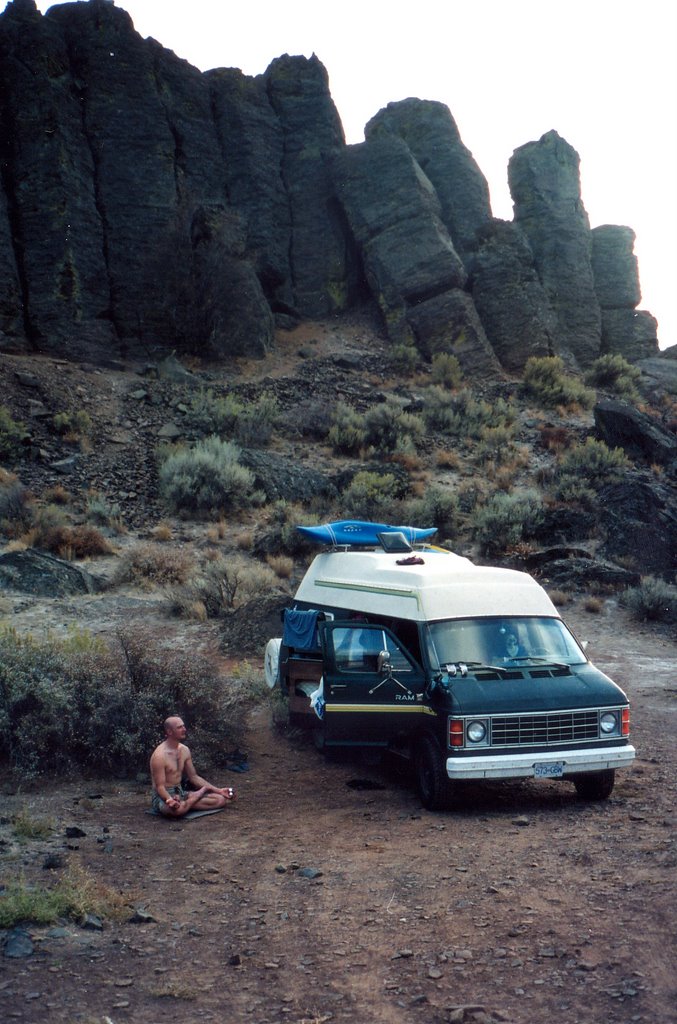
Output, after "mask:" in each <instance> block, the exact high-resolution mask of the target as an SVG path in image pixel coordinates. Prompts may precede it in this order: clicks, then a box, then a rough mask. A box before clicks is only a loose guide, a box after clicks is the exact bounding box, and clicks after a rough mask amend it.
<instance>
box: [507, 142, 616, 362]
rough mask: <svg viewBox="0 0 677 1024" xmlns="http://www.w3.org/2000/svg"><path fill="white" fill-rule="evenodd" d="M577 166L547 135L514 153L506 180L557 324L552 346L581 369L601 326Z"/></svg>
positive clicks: (594, 351)
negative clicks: (567, 356)
mask: <svg viewBox="0 0 677 1024" xmlns="http://www.w3.org/2000/svg"><path fill="white" fill-rule="evenodd" d="M579 164H580V160H579V156H578V153H577V152H576V150H575V149H574V148H573V147H572V146H570V145H569V143H568V142H566V141H565V140H564V139H563V138H561V136H559V135H558V134H557V132H555V131H551V132H548V133H547V134H546V135H543V136H542V137H541V138H540V139H539V141H538V142H528V143H527V144H526V145H525V146H521V147H520V148H519V149H516V150H515V152H514V153H513V155H512V157H511V159H510V163H509V165H508V180H509V183H510V192H511V195H512V198H513V203H514V209H515V222H516V223H517V224H518V225H519V226H520V227H521V228H522V230H523V231H524V233H525V235H526V236H527V238H528V240H529V244H530V246H531V249H532V251H533V254H534V261H535V265H536V270H537V271H538V276H539V278H540V280H541V282H542V284H543V287H544V289H545V291H546V294H547V296H548V299H549V301H550V304H551V306H552V308H553V312H554V314H555V317H556V320H557V333H558V344H559V346H560V348H561V349H563V350H564V351H567V352H570V353H572V354H573V356H574V357H575V359H576V360H577V362H578V363H579V364H580V365H581V366H586V365H588V364H589V363H591V362H592V361H593V360H594V359H595V358H596V357H597V356H598V355H599V352H600V347H601V334H602V326H601V312H600V306H599V301H598V299H597V293H596V292H595V281H594V277H593V272H592V262H591V250H592V237H591V233H590V223H589V221H588V215H587V213H586V211H585V207H584V206H583V201H582V199H581V187H580V174H579Z"/></svg>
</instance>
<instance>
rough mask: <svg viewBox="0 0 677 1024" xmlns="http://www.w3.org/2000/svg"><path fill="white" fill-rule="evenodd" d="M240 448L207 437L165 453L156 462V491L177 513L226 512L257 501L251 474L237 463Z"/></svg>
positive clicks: (215, 438) (257, 497)
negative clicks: (157, 476) (161, 459)
mask: <svg viewBox="0 0 677 1024" xmlns="http://www.w3.org/2000/svg"><path fill="white" fill-rule="evenodd" d="M239 455H240V450H239V448H237V447H236V446H235V445H234V444H232V443H231V442H230V441H222V440H221V439H220V438H218V437H214V436H212V437H208V438H205V440H203V441H198V442H197V443H196V444H195V446H194V447H193V448H190V449H188V448H179V449H174V450H173V451H170V452H169V453H167V454H165V457H164V461H163V462H162V464H161V465H160V473H159V476H160V491H161V493H162V496H163V497H164V499H165V501H166V502H167V503H168V504H169V505H170V506H171V507H172V508H174V509H176V510H177V511H180V512H198V513H200V512H209V511H213V510H216V511H220V512H225V511H230V510H233V509H239V508H247V507H248V506H249V505H251V504H252V503H254V502H257V501H258V500H259V496H258V495H257V494H256V493H255V492H254V476H253V474H252V473H251V472H250V470H248V469H247V468H246V467H245V466H242V465H240V463H239V462H238V458H239Z"/></svg>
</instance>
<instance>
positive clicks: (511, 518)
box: [474, 492, 543, 555]
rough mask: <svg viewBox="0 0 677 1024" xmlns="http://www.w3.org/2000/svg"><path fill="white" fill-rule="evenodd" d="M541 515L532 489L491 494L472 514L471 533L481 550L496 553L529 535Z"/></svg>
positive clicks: (538, 502)
mask: <svg viewBox="0 0 677 1024" xmlns="http://www.w3.org/2000/svg"><path fill="white" fill-rule="evenodd" d="M542 518H543V508H542V505H541V499H540V497H539V495H538V494H536V493H535V492H534V493H532V492H525V493H522V494H504V493H499V494H494V495H493V496H492V497H491V498H490V499H489V501H488V502H487V503H486V505H485V506H484V507H483V508H482V509H480V510H479V511H478V512H477V513H476V516H475V523H474V533H475V539H476V540H477V541H478V543H479V545H480V548H481V550H482V552H483V553H484V554H488V555H495V554H498V553H499V552H502V551H505V550H506V549H507V548H510V547H512V546H514V545H515V544H518V543H519V542H520V541H523V540H526V539H528V538H529V537H530V536H531V535H532V534H533V531H534V530H535V529H536V527H537V526H538V525H539V523H540V522H541V521H542Z"/></svg>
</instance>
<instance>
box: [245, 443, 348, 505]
mask: <svg viewBox="0 0 677 1024" xmlns="http://www.w3.org/2000/svg"><path fill="white" fill-rule="evenodd" d="M240 462H241V463H242V465H243V466H246V467H247V469H249V470H251V471H252V473H253V474H254V486H255V487H256V488H257V489H258V490H260V491H263V493H264V494H265V496H266V500H267V501H280V500H283V501H298V502H302V503H303V502H310V501H312V500H313V499H314V498H335V497H336V495H337V491H336V488H335V487H334V485H333V483H332V482H331V480H330V479H329V478H328V477H326V476H325V475H324V474H323V473H320V472H318V471H317V470H315V469H309V468H307V467H306V466H303V465H302V464H301V463H299V462H298V461H296V460H293V459H289V458H285V457H284V456H282V455H276V454H275V453H274V452H262V451H258V450H255V449H245V450H244V451H243V452H242V453H241V455H240Z"/></svg>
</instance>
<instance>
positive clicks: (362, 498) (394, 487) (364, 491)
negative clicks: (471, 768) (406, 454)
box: [342, 470, 399, 522]
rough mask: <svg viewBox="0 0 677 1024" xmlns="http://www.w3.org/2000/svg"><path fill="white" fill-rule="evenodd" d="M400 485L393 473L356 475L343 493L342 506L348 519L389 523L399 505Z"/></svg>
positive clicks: (363, 471)
mask: <svg viewBox="0 0 677 1024" xmlns="http://www.w3.org/2000/svg"><path fill="white" fill-rule="evenodd" d="M398 492H399V484H398V482H397V480H396V479H395V477H394V476H393V474H392V473H383V474H381V473H370V472H368V471H367V470H362V471H361V472H360V473H356V474H355V476H354V477H353V479H352V481H351V483H350V485H349V486H348V488H347V489H346V490H345V491H344V492H343V499H342V505H343V508H344V509H345V513H346V515H347V516H348V517H351V518H355V519H374V520H379V521H381V522H388V521H390V520H392V518H393V510H394V507H395V506H396V505H397V495H398Z"/></svg>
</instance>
